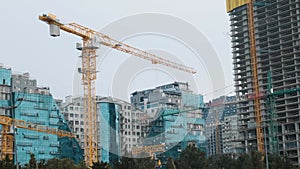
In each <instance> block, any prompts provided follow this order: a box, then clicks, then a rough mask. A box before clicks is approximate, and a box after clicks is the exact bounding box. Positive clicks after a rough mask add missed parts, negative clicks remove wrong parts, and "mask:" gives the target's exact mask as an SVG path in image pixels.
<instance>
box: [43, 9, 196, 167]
mask: <svg viewBox="0 0 300 169" xmlns="http://www.w3.org/2000/svg"><path fill="white" fill-rule="evenodd" d="M39 19H40V20H41V21H43V22H46V23H47V24H49V26H50V35H51V36H54V37H55V36H59V35H60V31H59V30H60V29H61V30H63V31H65V32H68V33H71V34H74V35H76V36H79V37H81V38H82V40H83V46H82V48H81V50H82V68H81V70H82V71H81V72H82V82H83V86H84V112H85V116H84V120H85V122H84V155H85V162H86V163H87V164H88V165H89V166H92V164H93V162H97V161H98V145H97V143H98V142H97V139H98V136H97V133H98V132H97V129H98V126H97V123H96V119H97V118H96V102H95V98H96V89H95V80H96V77H97V75H96V50H97V48H98V44H102V45H104V46H107V47H110V48H113V49H116V50H119V51H121V52H125V53H128V54H132V55H134V56H137V57H139V58H142V59H145V60H149V61H151V62H152V63H153V64H161V65H165V66H168V67H171V68H174V69H177V70H180V71H184V72H187V73H192V74H195V73H196V71H195V70H194V69H193V68H191V67H187V66H185V65H182V64H178V63H175V62H172V61H169V60H166V59H163V58H161V57H159V56H156V55H154V54H151V53H148V52H146V51H143V50H140V49H137V48H135V47H132V46H129V45H127V44H125V43H122V42H119V41H117V40H114V39H112V38H110V37H109V36H107V35H105V34H102V33H99V32H97V31H94V30H92V29H90V28H88V27H85V26H82V25H79V24H77V23H67V24H64V23H61V22H60V21H59V20H58V19H57V18H56V16H55V15H53V14H48V15H47V14H43V15H41V16H39Z"/></svg>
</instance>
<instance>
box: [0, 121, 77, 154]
mask: <svg viewBox="0 0 300 169" xmlns="http://www.w3.org/2000/svg"><path fill="white" fill-rule="evenodd" d="M0 125H2V141H1V150H2V152H1V153H2V154H1V159H4V158H5V157H6V155H8V157H9V159H13V153H14V149H13V140H14V136H13V134H12V132H11V127H12V126H15V127H17V128H23V129H27V130H33V131H38V132H43V133H48V134H54V135H57V136H59V137H70V138H75V135H74V134H73V133H71V132H68V131H64V130H59V129H55V128H49V127H48V126H44V125H37V124H33V123H29V122H26V121H24V120H18V119H13V118H10V117H7V116H0Z"/></svg>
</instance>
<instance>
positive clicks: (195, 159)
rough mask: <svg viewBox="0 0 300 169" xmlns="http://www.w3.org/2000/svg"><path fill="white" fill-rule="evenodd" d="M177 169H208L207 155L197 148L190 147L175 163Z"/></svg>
mask: <svg viewBox="0 0 300 169" xmlns="http://www.w3.org/2000/svg"><path fill="white" fill-rule="evenodd" d="M175 164H176V168H177V169H207V168H208V164H207V160H206V157H205V153H204V152H202V151H200V150H199V149H198V148H196V147H195V146H188V147H187V148H186V149H185V150H183V152H182V153H181V155H180V157H179V159H178V160H176V161H175Z"/></svg>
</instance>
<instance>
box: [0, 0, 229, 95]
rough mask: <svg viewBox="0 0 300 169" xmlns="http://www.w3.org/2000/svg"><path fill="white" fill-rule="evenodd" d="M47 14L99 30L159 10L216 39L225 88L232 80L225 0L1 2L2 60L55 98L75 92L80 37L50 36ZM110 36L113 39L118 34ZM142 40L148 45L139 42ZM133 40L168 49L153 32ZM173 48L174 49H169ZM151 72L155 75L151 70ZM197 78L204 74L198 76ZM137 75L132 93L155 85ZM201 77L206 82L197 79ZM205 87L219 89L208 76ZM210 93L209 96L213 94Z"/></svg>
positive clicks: (0, 43)
mask: <svg viewBox="0 0 300 169" xmlns="http://www.w3.org/2000/svg"><path fill="white" fill-rule="evenodd" d="M43 13H54V14H56V15H57V16H58V18H60V19H61V21H63V22H76V23H79V24H82V25H85V26H88V27H90V28H93V29H95V30H100V29H101V28H103V27H105V26H107V25H109V24H110V23H113V22H114V21H117V20H119V19H121V18H124V17H128V16H131V15H135V14H143V13H158V14H167V15H171V16H174V17H178V18H180V19H183V20H184V21H186V22H188V23H190V24H192V25H193V26H194V27H196V28H197V29H198V30H199V31H200V32H202V33H203V34H204V35H205V36H206V38H207V39H208V40H209V41H210V42H211V44H212V46H213V47H214V49H215V51H216V53H217V55H218V57H219V60H220V62H221V64H222V68H221V69H223V72H224V74H225V77H226V85H225V86H228V85H232V84H233V80H232V59H231V57H232V55H231V48H230V40H229V37H228V32H229V18H228V15H227V13H226V11H225V0H224V1H223V2H222V1H221V2H219V1H216V0H211V1H203V0H188V1H182V0H152V1H141V0H127V1H117V0H110V1H101V0H84V1H83V0H81V1H79V0H63V1H62V0H42V1H41V0H26V1H24V0H8V1H2V3H1V6H0V21H1V27H0V39H1V41H0V49H1V53H0V63H3V64H4V65H5V66H6V67H11V68H12V69H13V70H14V71H17V72H29V73H30V75H31V77H32V78H36V79H37V80H38V84H39V86H49V87H50V88H51V93H52V94H53V95H54V97H55V98H64V97H65V96H66V95H72V94H73V74H74V70H75V69H76V64H77V63H78V62H79V59H78V55H79V52H78V51H77V50H76V49H75V43H76V42H80V39H79V38H78V37H76V36H74V35H71V34H65V33H61V34H62V36H61V37H60V38H57V39H54V38H51V37H50V36H49V34H48V26H47V25H46V24H45V23H42V22H41V21H39V20H38V16H39V15H41V14H43ZM137 24H138V23H137ZM158 26H159V25H158ZM110 36H111V37H114V35H110ZM143 38H144V39H143ZM144 40H145V41H144ZM140 42H143V43H145V44H143V45H139V43H140ZM126 43H127V42H126ZM128 43H130V44H133V45H135V46H137V47H138V48H141V49H143V48H144V47H145V48H147V50H148V49H152V48H159V49H160V50H161V49H162V48H164V46H159V43H158V44H157V43H155V42H153V41H152V42H151V38H149V37H148V36H144V37H143V36H142V37H139V38H136V39H131V40H130V41H128ZM153 44H155V45H153ZM179 49H180V48H179ZM177 50H178V49H177ZM183 50H186V49H182V51H183ZM168 51H170V49H168ZM172 52H175V51H170V53H172ZM115 54H118V53H115ZM119 54H120V53H119ZM172 54H174V53H172ZM120 55H121V54H120ZM154 74H155V73H154ZM146 76H147V77H151V75H148V74H146ZM152 76H153V74H152ZM154 76H155V75H154ZM153 78H156V77H153ZM195 78H199V77H198V76H195ZM135 79H138V80H139V81H140V82H142V83H134V84H131V85H130V90H131V91H130V92H132V91H134V90H141V89H143V88H149V87H155V86H153V85H154V84H151V82H149V81H148V80H147V79H145V77H144V79H143V77H136V78H135ZM158 81H159V79H158ZM196 81H201V80H200V79H196ZM97 83H98V82H97ZM158 83H162V84H163V83H166V82H165V81H164V80H162V81H161V82H156V83H155V84H158ZM145 84H147V85H145ZM202 84H203V87H202ZM104 86H105V85H104ZM98 88H99V87H98V86H97V89H98ZM200 88H201V89H199V90H198V91H196V92H199V93H201V94H206V93H211V92H212V90H215V89H212V88H210V87H207V86H206V85H205V81H203V80H202V81H201V84H200ZM103 90H112V89H103ZM231 91H233V89H232V87H231V88H228V90H227V91H226V93H230V92H231ZM97 94H101V95H110V94H111V91H101V89H100V90H98V92H97ZM205 97H206V99H205V100H207V99H208V98H210V97H212V96H209V95H207V96H205Z"/></svg>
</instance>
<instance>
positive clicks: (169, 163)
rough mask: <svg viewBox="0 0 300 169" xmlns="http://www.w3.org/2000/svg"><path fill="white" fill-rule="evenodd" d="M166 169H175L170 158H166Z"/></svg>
mask: <svg viewBox="0 0 300 169" xmlns="http://www.w3.org/2000/svg"><path fill="white" fill-rule="evenodd" d="M166 169H176V165H175V162H174V160H173V159H172V157H169V158H168V161H167V164H166Z"/></svg>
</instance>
